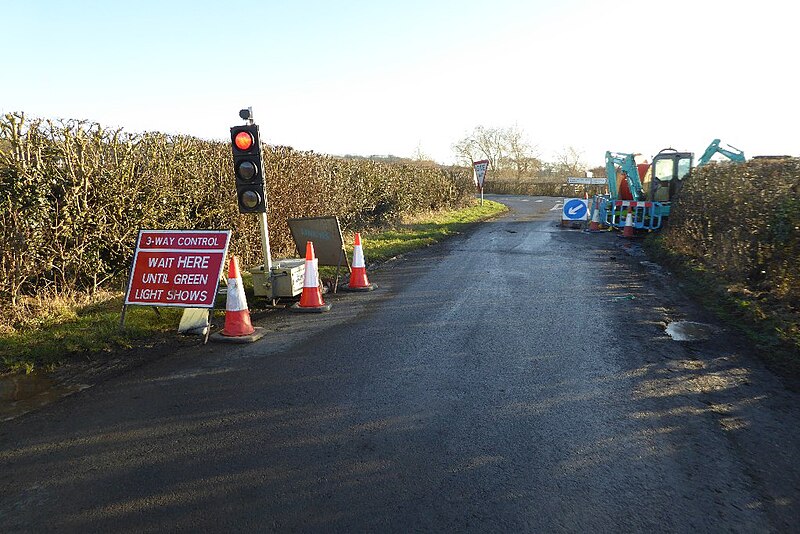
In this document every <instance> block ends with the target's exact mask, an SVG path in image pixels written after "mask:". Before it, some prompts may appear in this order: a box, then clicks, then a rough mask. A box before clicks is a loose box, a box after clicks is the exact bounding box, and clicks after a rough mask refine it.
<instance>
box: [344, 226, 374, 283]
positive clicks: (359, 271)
mask: <svg viewBox="0 0 800 534" xmlns="http://www.w3.org/2000/svg"><path fill="white" fill-rule="evenodd" d="M344 288H345V289H347V290H349V291H372V290H373V289H375V284H370V283H369V280H367V266H366V263H365V262H364V249H363V248H362V247H361V234H359V233H358V232H356V240H355V244H354V245H353V270H352V272H351V273H350V281H349V282H348V284H347V285H346V286H344Z"/></svg>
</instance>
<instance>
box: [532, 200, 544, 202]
mask: <svg viewBox="0 0 800 534" xmlns="http://www.w3.org/2000/svg"><path fill="white" fill-rule="evenodd" d="M534 202H544V200H534Z"/></svg>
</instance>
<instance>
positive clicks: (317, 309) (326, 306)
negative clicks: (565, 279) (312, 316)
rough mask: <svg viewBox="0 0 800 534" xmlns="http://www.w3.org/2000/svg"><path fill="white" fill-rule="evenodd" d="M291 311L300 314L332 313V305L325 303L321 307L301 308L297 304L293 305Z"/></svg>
mask: <svg viewBox="0 0 800 534" xmlns="http://www.w3.org/2000/svg"><path fill="white" fill-rule="evenodd" d="M289 309H290V310H292V311H293V312H299V313H322V312H326V311H331V305H330V304H325V303H324V302H323V303H322V304H321V305H320V306H301V305H300V303H299V302H298V303H296V304H292V305H291V306H290V307H289Z"/></svg>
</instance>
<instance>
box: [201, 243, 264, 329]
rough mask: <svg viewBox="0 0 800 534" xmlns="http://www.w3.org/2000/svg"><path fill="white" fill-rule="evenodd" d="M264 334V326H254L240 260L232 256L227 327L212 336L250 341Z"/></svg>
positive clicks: (227, 303) (229, 266)
mask: <svg viewBox="0 0 800 534" xmlns="http://www.w3.org/2000/svg"><path fill="white" fill-rule="evenodd" d="M263 336H264V329H263V328H254V327H253V323H251V322H250V310H248V309H247V297H245V294H244V286H243V285H242V275H241V274H240V273H239V261H238V260H237V259H236V256H231V261H230V263H229V264H228V298H227V300H226V302H225V328H223V329H222V332H219V334H215V335H214V336H212V338H213V339H214V340H216V341H226V342H229V343H250V342H252V341H256V340H258V339H260V338H261V337H263Z"/></svg>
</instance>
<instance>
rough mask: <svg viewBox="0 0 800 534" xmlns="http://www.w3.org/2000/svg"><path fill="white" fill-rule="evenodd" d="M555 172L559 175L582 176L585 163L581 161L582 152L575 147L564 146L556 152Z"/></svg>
mask: <svg viewBox="0 0 800 534" xmlns="http://www.w3.org/2000/svg"><path fill="white" fill-rule="evenodd" d="M555 166H556V169H555V170H556V173H557V174H558V175H560V176H564V177H568V176H583V174H584V172H586V164H585V163H584V162H583V153H582V152H581V151H579V150H577V149H576V148H575V147H572V146H568V147H565V148H564V150H562V151H561V152H560V153H558V154H556V163H555Z"/></svg>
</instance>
